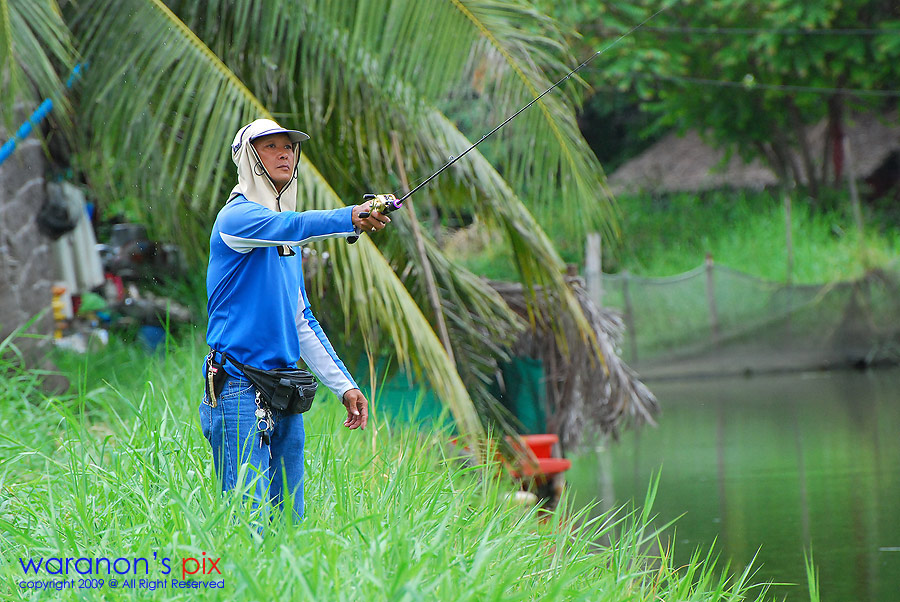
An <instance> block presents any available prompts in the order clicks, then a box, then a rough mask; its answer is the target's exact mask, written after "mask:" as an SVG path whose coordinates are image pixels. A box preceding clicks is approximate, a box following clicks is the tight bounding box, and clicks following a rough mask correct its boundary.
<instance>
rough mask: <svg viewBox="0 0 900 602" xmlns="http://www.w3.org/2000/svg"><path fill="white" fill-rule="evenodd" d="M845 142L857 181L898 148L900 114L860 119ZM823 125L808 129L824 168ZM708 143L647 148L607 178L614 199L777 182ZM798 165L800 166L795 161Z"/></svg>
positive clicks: (761, 168) (693, 138)
mask: <svg viewBox="0 0 900 602" xmlns="http://www.w3.org/2000/svg"><path fill="white" fill-rule="evenodd" d="M846 130H847V137H848V139H849V142H850V150H851V155H852V159H853V166H854V171H855V173H856V174H857V176H858V177H860V178H862V177H866V176H867V175H869V174H871V173H872V172H873V171H875V170H876V169H877V168H878V167H879V166H880V165H881V164H882V163H883V162H884V161H885V159H886V158H887V157H888V155H890V153H891V152H892V151H895V150H898V149H900V115H898V112H897V111H896V110H895V111H891V112H889V113H887V114H884V115H876V114H873V113H866V114H859V115H855V116H853V117H852V118H850V119H849V120H848V122H847V124H846ZM825 132H826V123H825V122H824V121H822V122H820V123H818V124H816V125H814V126H811V127H809V128H808V129H807V133H806V135H807V138H808V140H809V143H810V146H811V148H812V149H813V154H814V156H813V161H814V162H815V163H816V167H817V168H821V163H822V154H823V153H822V150H821V149H822V148H823V142H824V139H825ZM725 156H726V153H725V151H724V150H721V149H717V148H714V147H712V146H711V145H709V144H707V143H706V142H704V140H703V139H702V138H701V136H700V134H699V133H698V132H697V131H690V132H688V133H687V134H685V135H683V136H679V135H677V134H669V135H667V136H666V137H665V138H663V139H662V140H660V141H659V142H657V143H656V144H654V145H653V146H651V147H650V148H649V149H647V150H646V151H644V152H643V153H641V154H640V155H638V156H637V157H635V158H634V159H632V160H630V161H628V162H626V163H625V164H623V165H622V166H621V167H620V168H619V169H617V170H616V171H615V173H613V174H612V175H611V176H610V177H609V185H610V188H611V189H612V191H613V193H614V194H622V193H625V192H641V191H645V192H685V191H701V190H710V189H715V188H746V189H756V190H761V189H764V188H766V187H768V186H773V185H775V184H777V183H778V179H777V177H776V176H775V172H773V171H772V170H771V169H770V168H769V166H768V165H766V164H765V163H763V162H762V161H759V160H755V161H753V162H751V163H745V162H744V161H743V160H742V159H741V158H740V157H738V156H736V155H735V156H732V157H731V158H730V160H728V161H727V162H725ZM796 160H797V162H798V164H802V162H801V160H800V157H799V156H797V157H796Z"/></svg>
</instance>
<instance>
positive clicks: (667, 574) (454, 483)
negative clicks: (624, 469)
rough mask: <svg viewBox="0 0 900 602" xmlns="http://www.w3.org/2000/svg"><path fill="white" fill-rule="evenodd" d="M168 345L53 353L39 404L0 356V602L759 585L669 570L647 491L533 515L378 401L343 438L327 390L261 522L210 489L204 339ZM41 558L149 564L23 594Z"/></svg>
mask: <svg viewBox="0 0 900 602" xmlns="http://www.w3.org/2000/svg"><path fill="white" fill-rule="evenodd" d="M167 349H168V351H167V352H166V353H163V354H160V355H154V356H147V355H145V354H143V353H142V352H141V351H140V350H136V349H133V348H129V347H126V346H124V345H122V344H119V343H116V342H113V343H111V344H110V346H109V347H108V348H106V349H105V350H102V351H101V352H99V353H97V354H95V355H84V356H64V357H60V358H59V362H60V364H61V365H63V366H64V370H65V372H66V373H67V374H68V375H69V376H70V378H71V380H72V383H73V387H72V389H73V393H71V394H69V395H65V396H61V397H51V398H48V397H45V396H43V395H42V394H41V393H40V389H39V387H38V386H37V383H36V377H35V375H34V374H33V373H29V372H24V371H21V370H16V369H15V368H14V367H13V366H12V365H11V364H10V363H9V362H8V361H4V362H3V366H2V367H0V368H2V369H0V372H6V373H7V376H5V377H2V378H0V459H2V466H0V551H2V558H3V563H2V569H0V599H3V600H51V599H52V600H132V599H142V600H146V599H154V600H192V601H193V600H197V599H203V600H220V599H221V600H260V601H263V600H265V601H269V600H366V601H369V600H479V601H481V600H591V601H595V602H596V601H614V600H615V601H619V600H630V601H631V600H634V601H643V600H646V601H648V602H650V601H657V600H680V601H693V600H763V599H767V598H766V595H767V587H766V586H752V585H750V583H751V580H752V569H749V568H748V569H746V570H743V571H742V572H739V573H738V574H730V572H729V570H728V566H727V563H725V564H723V565H720V563H719V562H718V561H717V559H716V558H714V557H712V556H711V555H709V554H706V553H702V552H698V553H697V554H696V555H695V556H694V557H693V558H692V559H691V561H690V563H689V564H688V565H686V566H675V565H674V564H673V561H672V559H671V555H670V554H669V553H668V552H667V550H668V549H669V547H668V546H669V545H671V544H667V543H666V542H667V541H668V537H669V536H668V534H667V531H658V530H656V529H655V528H654V527H653V526H651V525H652V516H651V508H652V501H653V495H654V487H653V486H651V487H650V489H649V494H648V499H647V501H646V503H645V505H644V506H643V507H642V508H638V509H635V510H632V511H628V510H626V509H620V510H617V511H614V512H611V513H606V514H604V515H602V516H600V517H599V518H593V519H591V518H589V517H590V515H591V511H592V510H593V509H592V508H580V509H576V508H572V507H571V506H569V505H568V502H567V501H566V500H563V504H562V505H561V509H560V510H558V511H556V512H555V513H553V514H552V515H550V516H549V517H543V518H542V516H541V515H539V514H538V512H537V511H536V510H534V509H533V508H524V507H522V506H520V505H517V504H515V503H512V502H510V501H508V498H507V494H508V493H509V492H510V491H512V490H513V489H514V485H513V484H512V483H511V482H508V481H506V480H504V479H503V478H502V477H495V476H494V475H495V474H498V472H499V471H498V470H497V467H495V466H488V467H485V466H475V465H472V463H471V462H470V461H468V460H466V459H465V458H464V457H460V456H459V455H458V454H457V453H456V451H455V450H454V448H453V446H452V445H451V444H450V443H449V433H447V432H446V431H445V430H443V429H442V428H441V427H438V426H434V427H431V426H427V425H424V424H420V425H419V426H418V427H417V428H416V427H411V426H409V425H404V424H394V423H392V422H391V421H390V420H388V419H386V417H383V416H378V415H375V416H374V417H373V420H372V421H371V423H370V427H369V428H368V429H367V430H366V431H365V432H361V431H355V432H350V431H347V430H346V429H343V428H341V427H340V424H341V416H340V414H341V410H342V407H341V406H340V405H339V404H338V402H337V400H336V399H334V397H333V396H331V395H330V394H322V395H321V397H320V398H319V399H318V400H317V402H316V404H315V405H314V408H313V410H311V411H310V413H308V414H307V415H306V416H307V450H306V468H307V485H306V508H307V514H306V519H305V520H304V521H303V522H302V523H300V524H293V523H291V522H290V521H287V520H284V519H283V518H279V517H276V518H275V520H274V521H273V522H272V523H271V524H269V525H268V526H267V527H266V529H265V532H264V535H262V536H260V535H259V533H258V532H257V530H256V529H254V528H253V520H254V516H253V514H252V510H251V508H250V507H249V504H248V503H247V501H246V499H245V498H242V497H240V496H237V495H231V496H223V495H221V494H220V493H219V491H218V490H217V487H216V485H215V479H214V475H213V469H212V465H211V463H210V451H209V449H208V445H207V443H206V441H205V440H204V439H203V437H202V434H201V433H200V430H199V421H198V417H197V404H198V400H199V396H200V388H201V384H200V381H199V379H198V378H197V376H198V372H199V370H198V368H199V364H200V361H201V360H202V356H203V350H202V348H201V346H200V344H199V343H192V342H190V341H189V342H187V343H181V344H177V345H175V344H173V345H170V346H168V347H167ZM204 553H205V555H206V557H208V558H221V560H220V561H219V562H218V565H217V568H218V570H220V571H221V576H220V575H218V574H214V575H213V576H210V575H203V576H201V575H199V574H198V575H196V576H195V577H194V579H197V580H200V581H204V582H205V581H210V580H212V579H213V577H214V578H215V579H224V588H223V589H221V590H219V589H211V590H206V589H172V588H171V587H168V588H167V589H165V590H156V591H154V592H149V591H147V590H146V589H133V590H132V589H122V588H121V583H122V579H123V578H124V577H130V576H136V577H138V578H146V579H157V578H164V579H167V580H171V579H172V578H176V579H180V578H181V575H182V572H181V568H182V559H184V558H202V557H203V555H204ZM154 555H155V556H154ZM48 557H61V558H73V559H75V558H80V557H87V558H102V557H107V558H110V559H115V558H129V559H134V558H146V559H148V566H149V574H148V575H145V574H143V573H144V571H143V570H142V571H141V572H139V573H138V574H137V575H133V574H129V575H127V576H126V575H123V576H118V575H113V577H115V578H117V579H118V581H119V584H120V587H119V588H117V589H111V588H110V587H109V585H108V583H109V579H110V576H109V575H106V574H105V571H104V573H103V574H100V575H94V578H103V579H105V580H106V582H107V583H106V585H104V587H103V589H99V590H98V589H94V590H85V589H82V590H78V589H75V590H73V589H64V590H61V591H58V592H57V591H52V592H46V591H34V590H26V589H21V588H20V587H19V586H18V583H19V582H20V581H22V580H23V578H24V575H23V570H22V568H21V566H20V564H19V559H23V560H24V561H26V562H27V561H28V559H33V560H35V561H36V560H37V559H38V558H48ZM163 558H168V559H169V566H170V567H171V574H169V575H163V574H162V572H163V567H164V565H163V564H162V559H163ZM82 566H83V565H82ZM142 568H143V565H142ZM73 572H74V571H70V574H69V575H68V577H69V578H75V579H76V580H77V579H78V578H79V577H80V575H77V574H72V573H73ZM29 578H30V579H33V578H34V577H33V575H29ZM39 578H40V579H43V580H47V579H59V578H60V576H55V575H47V574H46V573H45V572H43V571H42V573H41V575H40V577H39Z"/></svg>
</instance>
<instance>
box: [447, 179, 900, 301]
mask: <svg viewBox="0 0 900 602" xmlns="http://www.w3.org/2000/svg"><path fill="white" fill-rule="evenodd" d="M829 205H831V206H833V207H839V208H840V209H827V210H826V209H821V208H816V209H813V208H812V207H811V205H810V201H809V200H808V199H806V198H804V197H802V196H800V195H797V196H796V197H795V198H794V199H793V201H792V212H791V234H792V238H793V253H794V266H793V273H792V280H793V281H794V282H800V283H823V282H835V281H840V280H850V279H855V278H858V277H859V276H861V275H862V274H863V273H865V271H866V270H867V269H871V268H873V267H883V266H885V265H887V264H888V263H890V262H891V261H893V259H894V258H896V257H897V256H898V254H900V229H898V227H897V225H896V224H895V223H894V221H895V218H894V217H893V214H890V213H889V212H887V211H885V210H879V209H876V208H873V207H865V208H864V223H865V227H864V231H863V235H862V236H861V237H860V235H859V234H858V232H857V228H856V225H855V222H854V220H853V218H852V215H851V213H850V211H849V203H848V201H847V200H846V199H843V198H836V199H834V200H832V201H831V202H830V203H829ZM618 206H619V210H620V213H621V217H622V221H621V238H620V240H619V241H618V242H617V243H614V244H613V243H609V242H607V243H605V244H604V251H603V253H604V256H603V264H604V265H603V268H604V271H605V272H608V273H614V272H620V271H624V270H628V271H629V272H631V273H633V274H637V275H640V276H649V277H661V276H673V275H676V274H680V273H682V272H685V271H688V270H690V269H692V268H695V267H697V266H698V265H700V264H701V263H702V262H703V260H704V257H705V255H706V253H711V254H712V255H713V258H714V259H715V261H716V262H717V263H719V264H721V265H726V266H728V267H731V268H734V269H736V270H740V271H742V272H746V273H748V274H751V275H754V276H757V277H760V278H764V279H767V280H773V281H777V282H782V281H784V280H785V279H786V277H787V266H788V252H787V245H786V234H787V230H786V220H785V211H784V206H783V204H782V201H781V200H780V199H777V198H774V197H773V196H772V195H770V194H769V193H766V192H750V191H734V192H725V191H718V192H711V193H705V194H702V195H701V194H688V193H682V194H673V195H668V196H666V197H650V196H623V197H620V198H619V199H618ZM537 217H538V219H539V221H540V222H541V224H542V225H543V226H544V228H545V229H546V230H547V232H548V234H549V235H550V236H551V238H552V239H553V241H554V243H556V245H557V247H558V248H559V250H560V253H561V254H562V256H563V259H564V260H565V261H567V262H570V263H576V264H578V265H582V264H583V262H584V238H583V237H571V236H566V235H565V234H564V233H563V232H561V231H558V230H559V227H558V225H557V223H558V220H557V219H555V218H554V215H553V214H552V212H548V213H547V214H544V215H538V216H537ZM473 230H475V231H473V232H469V233H464V234H460V235H457V237H456V240H454V239H453V238H451V239H450V240H451V247H452V248H451V254H452V256H454V257H456V258H457V259H460V260H461V261H462V262H463V263H464V264H465V265H466V266H467V267H469V268H470V269H472V270H473V271H475V272H476V273H478V274H482V275H485V276H488V277H490V278H498V279H508V278H509V277H510V274H515V273H516V272H515V264H514V261H513V258H512V256H511V255H509V254H508V253H507V252H506V251H505V250H504V249H503V248H501V245H499V244H497V241H496V240H495V238H492V235H490V234H488V233H487V232H486V229H484V228H482V229H481V231H477V230H478V227H477V226H476V227H475V228H474V229H473ZM494 236H496V235H494Z"/></svg>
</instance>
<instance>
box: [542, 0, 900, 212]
mask: <svg viewBox="0 0 900 602" xmlns="http://www.w3.org/2000/svg"><path fill="white" fill-rule="evenodd" d="M545 4H547V3H545ZM547 8H548V9H550V8H551V7H550V6H549V5H548V7H547ZM663 8H664V9H665V10H663V11H662V12H661V13H660V14H658V15H656V16H655V17H654V18H653V19H652V21H650V22H649V23H647V25H646V26H644V27H642V28H640V29H638V30H637V31H636V32H635V33H634V34H633V35H631V36H629V37H627V38H625V39H624V40H622V41H621V42H620V43H618V44H616V46H615V47H613V48H611V49H610V51H609V52H607V53H605V54H604V55H602V56H601V57H599V58H598V59H597V61H596V66H595V69H594V70H593V71H592V72H591V73H590V74H587V75H585V77H586V79H587V80H588V81H589V83H591V85H593V86H595V87H596V88H600V89H602V88H610V87H613V86H614V87H616V88H617V89H618V90H619V91H620V92H622V93H624V94H627V95H629V96H631V97H632V98H633V99H635V101H636V102H637V103H638V104H639V106H640V109H641V111H642V112H644V113H645V114H646V115H648V116H649V117H650V119H651V123H650V124H649V125H648V128H647V130H648V132H659V131H661V130H671V129H674V130H676V131H680V132H683V131H686V130H688V129H696V130H698V131H699V132H700V133H701V135H704V136H706V138H707V139H708V140H709V141H710V142H712V143H713V144H715V145H716V146H720V147H724V148H726V149H728V150H729V151H735V152H738V153H739V154H740V155H741V156H742V157H743V158H744V159H746V160H750V159H754V158H760V159H763V160H764V161H766V162H767V163H768V164H769V165H770V166H771V167H772V169H773V171H774V172H775V173H776V174H777V175H778V177H779V179H780V180H781V181H782V183H783V184H785V185H793V184H795V183H806V184H808V186H809V190H810V192H811V193H812V194H813V195H814V196H815V195H816V194H817V193H818V189H819V188H820V187H821V186H822V184H823V183H827V182H831V181H839V180H840V177H841V168H842V151H841V144H840V142H841V139H842V136H843V131H844V129H845V123H846V120H847V119H848V117H849V115H850V114H851V113H852V112H853V111H855V110H875V111H880V110H883V109H885V108H888V107H895V106H896V102H897V97H898V95H897V89H898V88H897V85H896V82H897V73H898V71H897V67H896V65H897V64H898V60H900V35H898V31H900V5H898V4H897V3H896V2H891V1H886V0H814V1H811V2H802V3H798V2H790V1H787V0H784V1H782V0H778V1H774V2H762V3H761V2H755V1H753V0H718V1H715V2H708V1H700V0H685V1H681V2H674V3H672V2H653V1H651V0H627V1H625V2H615V3H612V2H601V1H598V0H588V1H581V2H575V3H566V4H565V5H564V6H563V7H560V8H558V9H556V11H557V13H556V14H557V15H558V16H560V17H561V18H563V19H565V20H568V21H570V22H573V23H576V24H577V27H578V29H579V30H580V31H581V33H582V34H584V43H585V44H587V45H589V46H590V47H592V48H593V47H599V46H601V45H602V44H604V43H608V41H610V40H612V39H614V37H617V36H618V35H620V34H621V33H622V32H624V31H627V30H628V29H629V28H631V27H633V26H634V25H636V24H637V23H640V22H641V21H642V20H643V19H645V18H647V17H648V16H650V15H651V14H654V13H655V12H656V11H659V10H660V9H663ZM822 120H825V121H826V123H827V132H828V133H827V136H826V137H825V142H824V145H823V146H822V147H821V148H812V147H811V145H810V142H809V140H808V138H807V136H806V133H805V132H806V128H807V127H808V126H809V125H811V124H814V123H818V122H820V121H822Z"/></svg>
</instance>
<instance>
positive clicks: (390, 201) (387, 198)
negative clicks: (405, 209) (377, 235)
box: [347, 194, 403, 245]
mask: <svg viewBox="0 0 900 602" xmlns="http://www.w3.org/2000/svg"><path fill="white" fill-rule="evenodd" d="M363 201H370V203H369V211H360V212H359V218H360V219H366V218H367V217H369V215H370V214H371V212H373V211H377V212H378V213H380V214H382V215H387V214H388V213H390V212H392V211H396V210H397V209H399V208H400V207H402V206H403V199H398V198H397V197H395V196H394V195H392V194H364V195H363ZM357 240H359V236H358V235H356V234H354V235H352V236H348V237H347V242H348V243H350V244H351V245H352V244H353V243H355V242H356V241H357Z"/></svg>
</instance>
